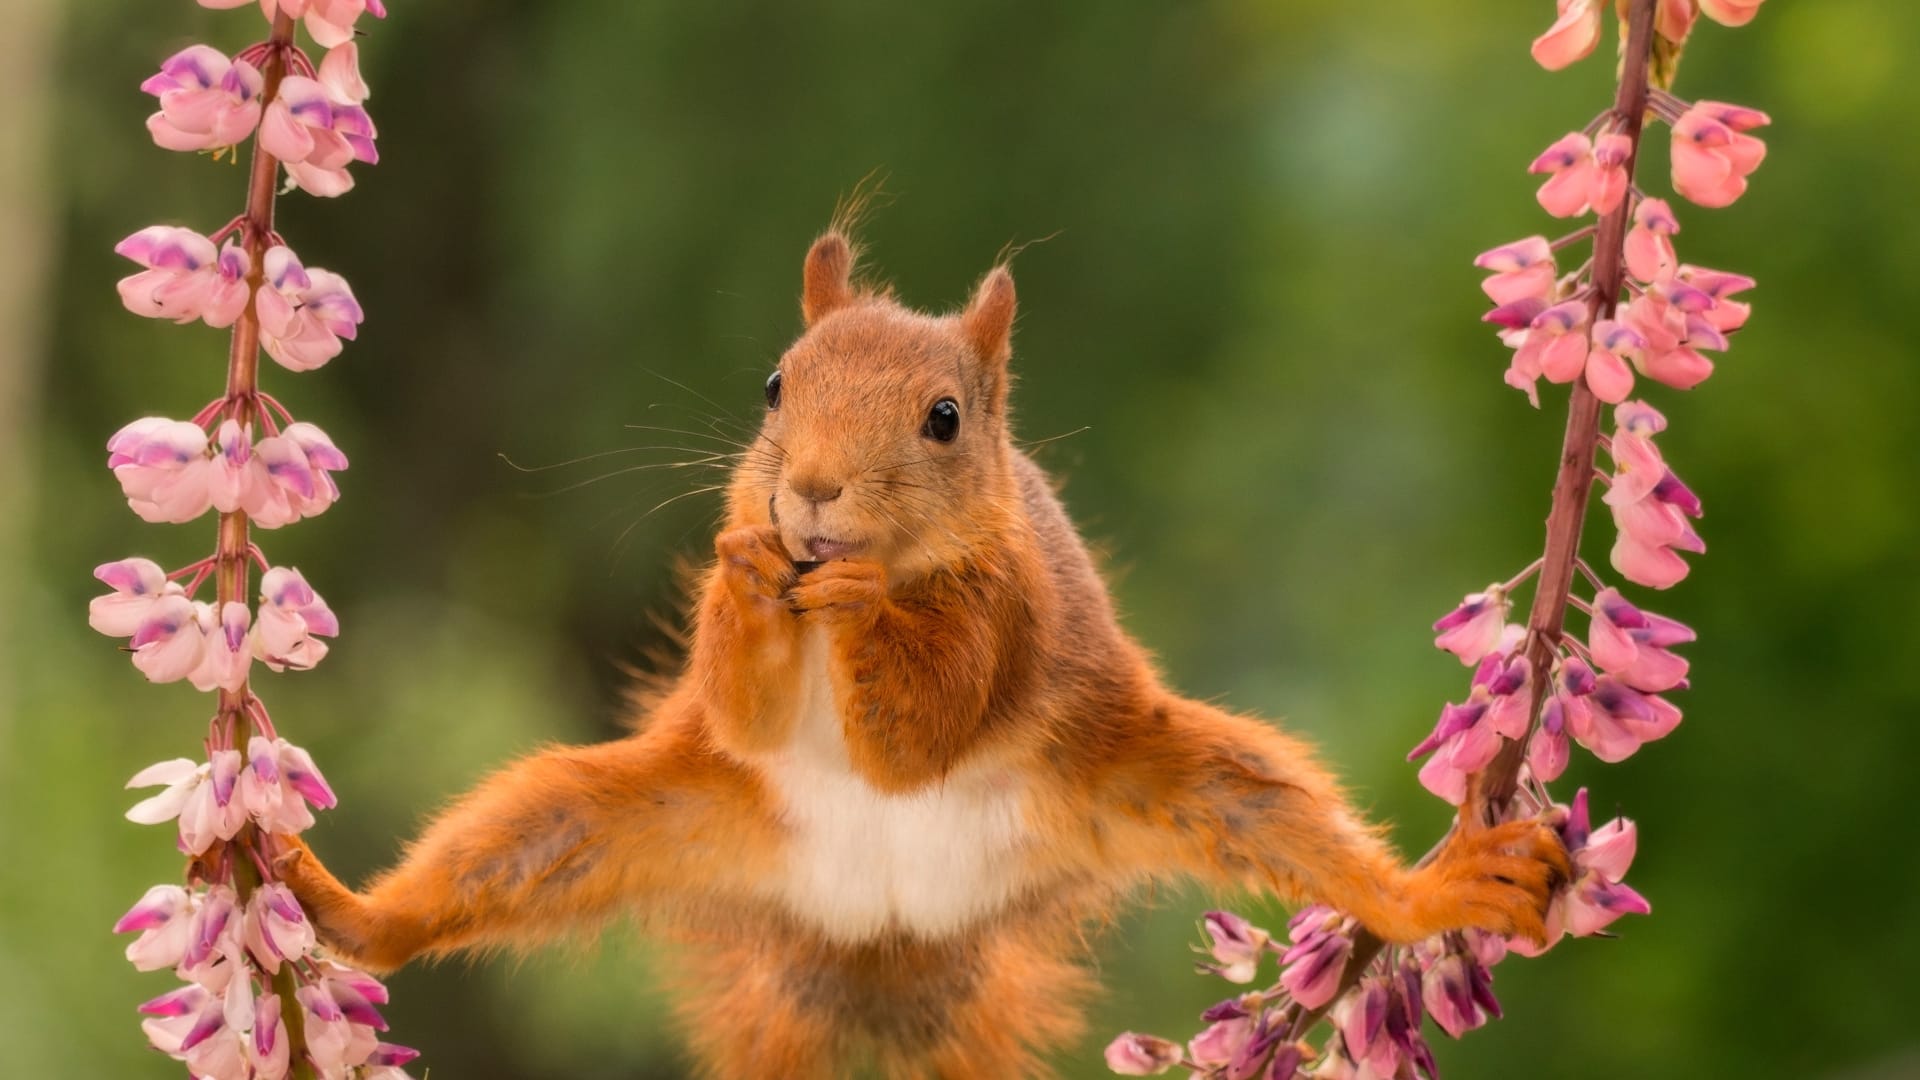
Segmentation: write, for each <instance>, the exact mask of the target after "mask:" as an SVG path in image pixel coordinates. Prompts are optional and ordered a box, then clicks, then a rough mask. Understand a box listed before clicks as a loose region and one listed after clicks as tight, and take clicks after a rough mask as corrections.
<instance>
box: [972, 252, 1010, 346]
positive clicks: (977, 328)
mask: <svg viewBox="0 0 1920 1080" xmlns="http://www.w3.org/2000/svg"><path fill="white" fill-rule="evenodd" d="M1013 316H1014V296H1013V275H1012V274H1011V273H1009V272H1008V271H1007V268H1006V267H1005V266H996V267H994V268H993V269H991V270H989V271H987V276H986V277H984V278H982V279H981V280H980V287H979V288H977V289H975V290H974V291H973V299H972V300H969V301H968V302H967V310H966V311H965V312H963V313H962V314H961V316H960V329H961V331H962V332H963V333H965V334H966V336H967V341H968V342H969V343H971V344H972V345H973V350H974V351H975V352H977V353H979V354H980V358H981V359H982V360H987V361H990V362H994V363H1002V364H1004V363H1006V362H1007V360H1008V359H1010V358H1011V357H1012V356H1013Z"/></svg>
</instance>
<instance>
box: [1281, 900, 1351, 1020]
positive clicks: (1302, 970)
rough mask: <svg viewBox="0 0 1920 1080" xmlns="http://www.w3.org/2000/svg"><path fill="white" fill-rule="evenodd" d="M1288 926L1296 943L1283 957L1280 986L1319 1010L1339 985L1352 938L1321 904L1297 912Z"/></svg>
mask: <svg viewBox="0 0 1920 1080" xmlns="http://www.w3.org/2000/svg"><path fill="white" fill-rule="evenodd" d="M1287 926H1288V930H1289V936H1290V937H1291V938H1292V940H1293V945H1292V947H1291V948H1289V949H1287V951H1286V952H1284V953H1282V954H1281V956H1280V963H1281V964H1283V965H1285V967H1286V970H1285V971H1282V972H1281V973H1280V985H1281V986H1284V987H1286V989H1287V992H1288V993H1289V994H1292V995H1293V999H1294V1000H1295V1001H1297V1002H1299V1003H1300V1004H1301V1005H1302V1006H1303V1007H1305V1008H1309V1009H1317V1008H1319V1007H1320V1006H1322V1005H1325V1004H1326V1003H1327V1002H1329V1001H1332V1000H1333V994H1334V991H1336V990H1338V989H1339V988H1340V976H1341V973H1342V972H1344V971H1345V970H1346V965H1347V957H1348V956H1349V955H1351V954H1352V953H1353V938H1352V937H1351V936H1349V935H1348V934H1347V933H1345V931H1344V930H1343V928H1342V926H1341V918H1340V916H1339V915H1338V914H1336V913H1335V912H1333V911H1332V910H1331V909H1329V908H1326V907H1324V906H1320V905H1315V906H1313V907H1309V908H1305V909H1303V910H1301V911H1300V912H1298V913H1296V914H1295V915H1294V917H1293V918H1292V919H1291V920H1290V921H1289V922H1288V924H1287Z"/></svg>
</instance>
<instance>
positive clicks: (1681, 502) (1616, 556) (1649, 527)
mask: <svg viewBox="0 0 1920 1080" xmlns="http://www.w3.org/2000/svg"><path fill="white" fill-rule="evenodd" d="M1612 495H1613V492H1612V491H1611V490H1609V491H1608V492H1607V495H1606V496H1603V497H1602V501H1606V502H1608V503H1609V505H1610V506H1611V507H1612V509H1613V523H1614V526H1615V527H1616V528H1617V529H1618V530H1619V535H1618V536H1617V537H1616V538H1615V540H1614V545H1613V552H1612V556H1611V561H1612V563H1613V568H1614V569H1616V570H1618V571H1620V573H1622V574H1624V575H1626V577H1627V580H1629V581H1632V582H1634V583H1635V584H1639V585H1645V586H1647V587H1649V588H1654V589H1666V588H1671V587H1672V586H1673V585H1675V584H1677V583H1678V582H1679V581H1680V580H1681V579H1682V578H1685V577H1686V576H1687V569H1688V568H1687V562H1686V560H1685V559H1682V558H1681V557H1680V556H1679V554H1678V552H1681V551H1691V552H1694V553H1696V554H1698V553H1700V552H1704V551H1706V550H1707V544H1706V541H1705V540H1702V539H1701V538H1700V534H1699V533H1698V532H1696V531H1694V528H1693V526H1692V525H1691V524H1689V523H1688V521H1687V519H1688V518H1690V517H1692V518H1698V517H1699V516H1700V515H1701V509H1700V500H1699V498H1698V497H1696V496H1695V495H1694V494H1693V492H1692V491H1691V490H1689V489H1688V488H1687V486H1686V485H1685V484H1684V483H1682V482H1681V481H1680V478H1679V477H1677V476H1675V475H1674V474H1673V471H1672V470H1671V469H1669V470H1667V472H1666V473H1665V474H1664V475H1662V476H1661V478H1660V480H1659V481H1658V482H1657V483H1655V484H1654V486H1653V488H1652V490H1650V491H1649V492H1648V493H1647V494H1646V496H1645V497H1643V498H1640V499H1638V500H1634V501H1627V500H1625V499H1624V498H1623V499H1620V500H1612V499H1611V498H1610V497H1611V496H1612Z"/></svg>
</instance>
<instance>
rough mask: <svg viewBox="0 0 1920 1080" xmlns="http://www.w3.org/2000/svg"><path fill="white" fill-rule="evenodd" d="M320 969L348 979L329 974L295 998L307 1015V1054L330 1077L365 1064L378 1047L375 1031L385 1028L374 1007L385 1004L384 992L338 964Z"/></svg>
mask: <svg viewBox="0 0 1920 1080" xmlns="http://www.w3.org/2000/svg"><path fill="white" fill-rule="evenodd" d="M321 967H322V968H323V969H325V970H329V971H334V972H341V973H345V976H350V977H351V978H348V977H344V976H334V975H329V976H328V977H326V978H323V979H322V980H321V981H319V982H316V983H311V984H309V985H306V986H302V987H301V988H300V989H298V990H296V991H295V992H294V997H295V998H297V999H298V1000H299V1002H300V1004H301V1006H302V1008H303V1009H304V1010H305V1013H306V1035H307V1053H308V1055H309V1056H310V1057H312V1059H313V1063H314V1065H315V1067H316V1068H317V1069H318V1070H319V1072H320V1074H321V1075H323V1076H332V1075H337V1074H338V1073H339V1071H340V1070H342V1069H344V1068H346V1067H347V1066H352V1065H359V1064H360V1063H362V1062H364V1061H366V1060H367V1058H369V1057H371V1056H372V1055H373V1053H374V1052H375V1050H376V1049H377V1048H378V1046H379V1045H380V1041H379V1038H378V1037H377V1036H376V1035H375V1034H374V1032H376V1031H385V1030H386V1027H387V1025H386V1021H384V1020H382V1019H381V1018H380V1014H379V1013H378V1012H376V1011H374V1009H373V1005H374V1003H375V1002H376V1000H377V1001H378V1002H384V1001H386V989H385V988H384V987H382V986H381V985H380V983H379V982H377V981H375V980H373V979H371V978H368V977H367V976H364V975H361V974H360V973H358V972H352V971H349V970H348V969H346V968H342V967H340V966H339V965H337V964H326V963H323V964H322V965H321ZM369 989H371V990H374V991H377V997H375V996H369V993H368V990H369Z"/></svg>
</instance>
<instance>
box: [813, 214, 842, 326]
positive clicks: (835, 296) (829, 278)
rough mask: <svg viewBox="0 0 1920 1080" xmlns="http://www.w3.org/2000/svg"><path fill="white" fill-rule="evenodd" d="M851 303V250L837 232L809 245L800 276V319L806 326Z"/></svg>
mask: <svg viewBox="0 0 1920 1080" xmlns="http://www.w3.org/2000/svg"><path fill="white" fill-rule="evenodd" d="M852 302H853V248H852V247H851V246H849V245H848V244H847V238H846V237H844V236H842V235H840V232H839V230H837V229H834V230H829V231H828V232H826V233H825V234H824V235H822V236H821V237H820V239H818V240H815V241H814V242H813V247H812V249H811V250H809V251H808V252H807V263H806V267H805V268H804V269H803V270H802V271H801V273H800V317H801V318H802V319H804V320H805V321H806V324H807V325H808V326H812V325H813V324H814V323H817V322H819V321H820V320H821V319H824V318H826V317H827V316H828V315H829V314H831V313H832V312H834V311H836V310H838V309H840V308H843V307H845V306H847V305H848V304H850V303H852Z"/></svg>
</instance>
